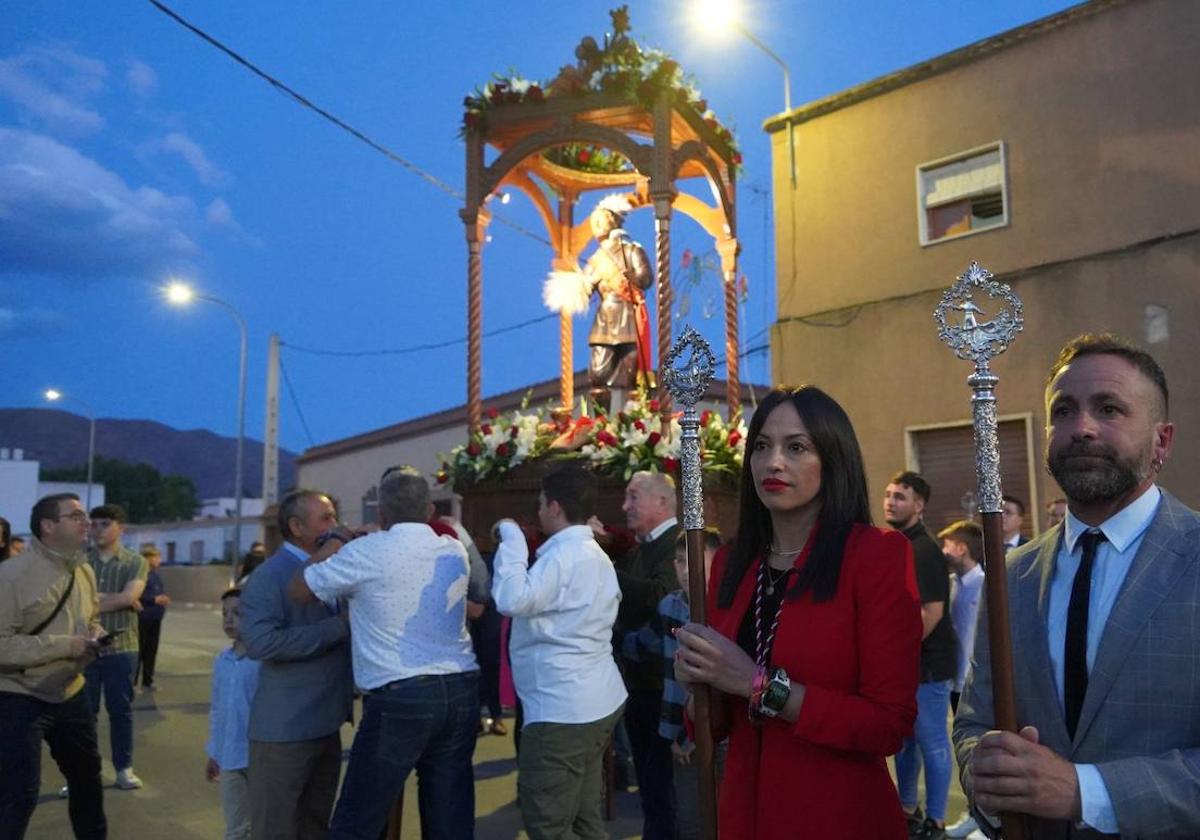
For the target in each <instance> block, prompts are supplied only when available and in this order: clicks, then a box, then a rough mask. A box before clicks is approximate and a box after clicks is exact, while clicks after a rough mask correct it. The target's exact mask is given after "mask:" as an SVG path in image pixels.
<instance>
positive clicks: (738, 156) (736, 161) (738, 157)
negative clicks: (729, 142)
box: [733, 152, 742, 166]
mask: <svg viewBox="0 0 1200 840" xmlns="http://www.w3.org/2000/svg"><path fill="white" fill-rule="evenodd" d="M733 165H734V166H741V165H742V153H741V152H734V153H733Z"/></svg>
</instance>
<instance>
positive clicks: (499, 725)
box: [488, 718, 508, 735]
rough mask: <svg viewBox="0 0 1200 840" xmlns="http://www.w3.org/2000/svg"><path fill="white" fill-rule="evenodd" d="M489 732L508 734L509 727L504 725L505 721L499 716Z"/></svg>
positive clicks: (489, 728)
mask: <svg viewBox="0 0 1200 840" xmlns="http://www.w3.org/2000/svg"><path fill="white" fill-rule="evenodd" d="M488 732H490V733H492V734H493V735H507V734H508V727H507V726H505V725H504V722H503V721H501V720H500V719H499V718H497V719H496V720H493V721H492V724H491V726H489V727H488Z"/></svg>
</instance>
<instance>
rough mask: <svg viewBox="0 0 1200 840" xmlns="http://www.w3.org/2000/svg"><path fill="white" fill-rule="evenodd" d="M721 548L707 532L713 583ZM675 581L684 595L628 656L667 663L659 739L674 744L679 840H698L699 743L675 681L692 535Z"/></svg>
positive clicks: (674, 596)
mask: <svg viewBox="0 0 1200 840" xmlns="http://www.w3.org/2000/svg"><path fill="white" fill-rule="evenodd" d="M720 547H721V534H720V532H719V531H717V529H716V528H705V529H704V572H705V577H706V578H707V577H708V575H709V573H710V572H711V571H712V561H713V556H714V555H715V554H716V553H717V549H718V548H720ZM675 576H676V577H678V578H679V585H680V586H681V587H682V588H681V589H677V590H675V591H674V592H668V593H667V594H666V595H665V596H664V597H663V599H662V600H661V601H659V602H658V614H657V615H656V616H655V620H654V621H653V622H652V623H651V624H647V625H645V626H643V627H641V628H640V629H639V630H638V631H637V632H636V633H630V634H629V635H628V636H626V637H625V650H624V653H625V656H626V657H627V658H629V659H640V658H641V657H642V656H645V655H656V656H661V657H662V663H663V672H662V673H663V698H662V713H661V715H660V717H659V722H658V734H659V735H660V736H661V737H663V738H666V739H667V740H668V741H670V742H671V756H672V757H673V758H674V759H675V763H674V768H673V770H674V772H673V773H672V781H673V785H674V788H675V801H676V808H675V812H676V813H675V830H676V837H678V838H679V840H692V839H693V838H699V836H700V824H699V803H698V802H697V801H696V798H697V791H698V780H697V778H696V765H695V764H694V763H693V762H692V754H693V753H694V752H695V750H696V745H695V743H694V742H693V741H692V740H691V739H690V738H688V735H687V730H686V729H685V728H684V725H683V710H684V707H685V706H686V705H687V697H688V695H687V689H685V688H684V687H683V686H682V685H680V684H679V683H678V682H676V681H675V651H676V650H677V649H678V647H679V643H678V642H677V641H675V631H676V630H677V629H679V628H680V627H682V626H683V625H685V624H687V623H688V621H690V620H691V612H692V611H691V606H690V605H689V604H688V564H687V532H686V531H684V532H681V533H680V534H679V539H678V540H676V542H675ZM722 747H723V745H721V746H719V747H718V749H717V756H716V760H717V769H718V776H719V775H720V769H721V765H722V764H723V763H724V761H723V758H724V750H723V749H722Z"/></svg>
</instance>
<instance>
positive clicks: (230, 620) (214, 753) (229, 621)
mask: <svg viewBox="0 0 1200 840" xmlns="http://www.w3.org/2000/svg"><path fill="white" fill-rule="evenodd" d="M241 596H242V591H241V590H240V589H230V590H228V591H227V592H226V593H225V594H224V595H222V596H221V618H222V624H223V627H224V630H225V635H226V636H228V637H229V638H230V639H233V644H232V645H230V646H229V647H227V648H225V650H223V651H221V652H220V653H218V654H217V658H216V661H214V662H213V682H212V705H211V707H210V708H209V713H208V744H207V745H206V746H205V752H206V753H208V761H207V762H206V763H205V765H204V777H205V778H206V779H208V781H210V782H216V781H219V782H220V783H221V810H222V811H223V812H224V814H225V840H250V803H249V799H248V775H247V768H248V767H249V765H250V736H249V734H248V733H247V727H248V725H249V722H250V704H251V703H252V702H253V700H254V692H255V690H257V688H258V669H259V662H258V660H257V659H250V658H249V657H247V656H246V647H245V645H243V644H242V641H241V639H240V638H239V636H238V626H239V624H240V622H241V611H242V606H241Z"/></svg>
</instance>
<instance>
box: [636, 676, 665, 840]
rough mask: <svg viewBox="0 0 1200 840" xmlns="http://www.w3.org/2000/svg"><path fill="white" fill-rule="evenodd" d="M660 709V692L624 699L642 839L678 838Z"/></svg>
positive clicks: (642, 693) (661, 839) (643, 692)
mask: <svg viewBox="0 0 1200 840" xmlns="http://www.w3.org/2000/svg"><path fill="white" fill-rule="evenodd" d="M661 711H662V692H661V691H631V692H629V699H628V700H626V701H625V730H626V732H628V734H629V746H630V748H631V749H632V751H633V769H634V772H635V773H636V774H637V783H638V796H639V797H640V798H641V800H642V838H643V840H673V838H674V837H675V785H674V783H673V782H672V781H671V770H672V767H671V742H670V741H668V740H667V739H666V738H663V737H662V736H661V735H659V734H658V719H659V716H660V714H661Z"/></svg>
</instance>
